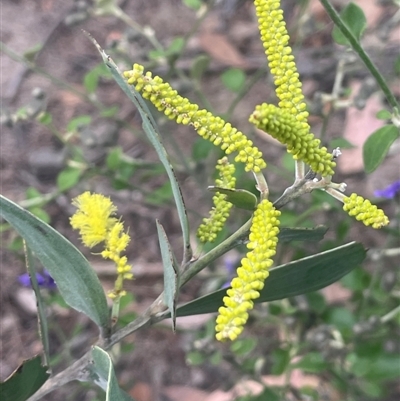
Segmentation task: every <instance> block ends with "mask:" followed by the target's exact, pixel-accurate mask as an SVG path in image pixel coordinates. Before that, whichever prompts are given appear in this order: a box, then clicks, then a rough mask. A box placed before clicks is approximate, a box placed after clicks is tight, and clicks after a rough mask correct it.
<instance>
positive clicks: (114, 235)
mask: <svg viewBox="0 0 400 401" xmlns="http://www.w3.org/2000/svg"><path fill="white" fill-rule="evenodd" d="M72 204H73V205H74V206H76V207H77V208H78V210H77V211H76V212H75V214H74V215H73V216H72V217H71V218H70V222H71V226H72V228H73V229H75V230H79V233H80V235H81V239H82V242H83V244H84V245H85V246H87V247H89V248H92V247H93V246H95V245H97V244H100V243H101V242H104V249H103V251H102V252H101V253H100V255H101V256H102V257H103V258H104V259H109V260H112V261H113V262H114V263H115V265H116V269H117V274H118V276H117V279H116V281H115V286H114V289H113V290H112V291H111V292H109V293H108V296H109V297H110V298H113V299H114V298H118V299H119V298H120V297H122V296H123V295H124V294H125V293H126V292H125V291H124V290H123V289H122V286H123V281H124V279H127V280H129V279H132V278H133V274H132V273H131V270H132V267H131V266H130V265H128V258H127V257H126V256H120V254H121V252H123V251H125V250H126V247H127V246H128V244H129V241H130V236H129V234H127V233H125V232H124V225H123V223H122V222H121V221H119V220H118V219H117V218H116V217H114V215H115V213H116V211H117V208H116V206H114V205H113V203H112V202H111V200H110V198H107V197H105V196H103V195H100V194H91V193H90V192H84V193H83V194H81V195H79V196H78V197H76V198H75V199H73V200H72Z"/></svg>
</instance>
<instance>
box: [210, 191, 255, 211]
mask: <svg viewBox="0 0 400 401" xmlns="http://www.w3.org/2000/svg"><path fill="white" fill-rule="evenodd" d="M207 189H208V190H209V191H211V192H219V193H221V194H224V195H226V200H227V201H228V202H231V203H232V204H233V205H234V206H236V207H238V208H240V209H245V210H251V211H254V209H255V208H256V206H257V197H256V196H255V195H254V194H253V193H251V192H249V191H247V190H245V189H229V188H220V187H214V186H210V187H208V188H207Z"/></svg>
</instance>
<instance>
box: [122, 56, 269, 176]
mask: <svg viewBox="0 0 400 401" xmlns="http://www.w3.org/2000/svg"><path fill="white" fill-rule="evenodd" d="M124 76H125V77H126V78H127V80H128V83H129V84H131V85H135V89H136V90H137V91H139V92H141V93H142V95H143V97H144V98H145V99H148V100H150V101H151V102H152V103H153V104H154V105H155V106H156V107H157V109H158V110H159V111H162V112H163V113H164V114H165V115H166V116H168V118H170V119H172V120H175V121H176V122H177V123H179V124H184V125H191V126H193V127H194V129H195V130H196V131H197V133H198V134H199V135H200V136H201V137H203V138H204V139H207V140H209V141H210V142H212V143H213V144H214V145H216V146H219V147H220V148H221V149H222V150H223V151H224V152H225V153H226V154H227V155H229V154H231V153H233V152H236V153H237V156H236V157H235V161H236V162H242V163H245V165H246V166H245V169H246V171H254V172H256V173H257V172H259V171H260V170H261V169H263V168H265V167H266V163H265V161H264V160H263V158H262V153H261V152H260V151H259V149H258V148H257V147H255V146H254V145H253V142H252V141H251V140H249V139H248V138H247V137H246V136H245V135H244V134H243V133H242V132H240V131H238V130H237V129H236V128H233V127H232V126H231V124H229V123H227V122H225V121H224V120H223V119H222V118H220V117H216V116H214V115H213V114H211V113H210V112H209V111H207V110H204V109H202V110H199V106H198V105H196V104H192V103H190V101H189V100H188V99H187V98H184V97H182V96H180V95H179V94H178V92H177V91H176V90H174V89H172V88H171V86H170V85H169V84H168V83H167V82H164V81H163V80H162V79H161V78H160V77H158V76H155V77H153V76H152V74H151V72H146V73H144V67H143V66H141V65H139V64H134V65H133V69H132V70H131V71H125V72H124Z"/></svg>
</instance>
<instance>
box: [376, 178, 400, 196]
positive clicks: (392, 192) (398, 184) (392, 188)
mask: <svg viewBox="0 0 400 401" xmlns="http://www.w3.org/2000/svg"><path fill="white" fill-rule="evenodd" d="M398 192H400V180H398V181H395V182H393V183H392V184H390V185H389V186H387V187H386V188H384V189H377V190H376V191H375V192H374V195H375V196H377V197H379V198H386V199H393V198H394V197H395V196H396V194H397V193H398Z"/></svg>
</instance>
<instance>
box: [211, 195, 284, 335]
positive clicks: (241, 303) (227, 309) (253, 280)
mask: <svg viewBox="0 0 400 401" xmlns="http://www.w3.org/2000/svg"><path fill="white" fill-rule="evenodd" d="M280 214H281V212H280V211H278V210H276V209H275V208H274V206H273V205H272V203H271V202H270V201H269V200H267V199H264V200H263V201H261V202H260V203H259V205H258V206H257V209H256V211H255V212H254V216H253V221H252V225H251V228H250V236H249V240H250V241H249V243H248V244H247V248H248V249H249V250H250V251H249V252H248V253H247V254H246V257H244V258H243V259H242V260H241V266H240V267H239V268H238V269H237V277H235V278H234V279H233V280H232V282H231V287H232V288H230V289H228V291H227V295H226V296H225V297H224V299H223V302H224V306H221V307H220V308H219V310H218V312H219V314H218V317H217V322H216V327H215V330H216V338H217V340H219V341H225V340H231V341H234V340H236V338H237V337H238V336H239V334H240V333H241V332H242V331H243V328H244V325H245V323H246V322H247V319H248V317H249V314H248V311H249V310H251V309H252V308H253V306H254V301H253V300H254V299H256V298H258V297H259V296H260V291H261V290H262V289H263V288H264V281H265V279H266V278H267V277H268V275H269V272H268V269H269V268H270V267H271V266H272V263H273V262H272V257H273V256H274V255H275V252H276V245H277V243H278V233H279V228H278V227H279V220H278V217H279V216H280Z"/></svg>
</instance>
